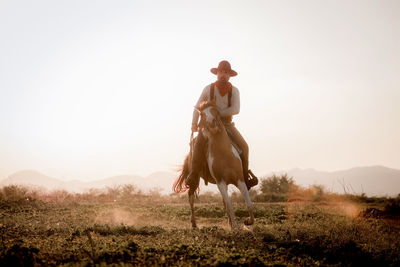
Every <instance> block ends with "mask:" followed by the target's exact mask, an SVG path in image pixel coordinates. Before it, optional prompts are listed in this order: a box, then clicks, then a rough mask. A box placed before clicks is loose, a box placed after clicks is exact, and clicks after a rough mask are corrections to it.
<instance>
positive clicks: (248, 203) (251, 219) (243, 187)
mask: <svg viewBox="0 0 400 267" xmlns="http://www.w3.org/2000/svg"><path fill="white" fill-rule="evenodd" d="M238 188H239V190H240V192H241V193H242V195H243V196H244V199H245V201H246V206H247V209H248V211H249V217H248V218H246V219H245V220H244V224H245V225H252V224H254V214H253V209H254V207H253V203H251V200H250V195H249V190H247V186H246V184H245V183H244V182H243V181H239V182H238Z"/></svg>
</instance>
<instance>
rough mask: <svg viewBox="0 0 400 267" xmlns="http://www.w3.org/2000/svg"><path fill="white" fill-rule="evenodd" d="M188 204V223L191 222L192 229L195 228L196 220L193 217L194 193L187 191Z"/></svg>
mask: <svg viewBox="0 0 400 267" xmlns="http://www.w3.org/2000/svg"><path fill="white" fill-rule="evenodd" d="M188 195H189V204H190V221H191V222H192V227H193V228H197V224H196V218H195V217H194V191H192V190H190V189H189V193H188Z"/></svg>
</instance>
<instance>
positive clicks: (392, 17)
mask: <svg viewBox="0 0 400 267" xmlns="http://www.w3.org/2000/svg"><path fill="white" fill-rule="evenodd" d="M399 14H400V1H397V0H393V1H389V0H376V1H371V0H335V1H333V0H332V1H330V0H326V1H320V0H304V1H298V0H290V1H289V0H282V1H267V0H265V1H255V0H254V1H253V0H251V1H237V0H229V1H208V0H205V1H187V0H186V1H175V0H169V1H161V0H160V1H156V0H154V1H133V0H130V1H122V0H121V1H73V0H71V1H41V0H38V1H9V0H1V1H0V38H1V42H0V127H1V128H0V178H5V177H7V176H8V175H11V174H12V173H14V172H16V171H19V170H24V169H34V170H38V171H40V172H42V173H44V174H46V175H49V176H53V177H57V178H60V179H66V180H69V179H80V180H93V179H101V178H105V177H109V176H113V175H120V174H136V175H143V176H145V175H149V174H150V173H152V172H155V171H174V170H176V169H177V168H178V167H179V165H180V164H182V162H183V160H184V157H185V155H186V154H187V153H188V151H189V137H190V128H191V119H192V112H193V106H194V105H195V103H196V102H197V99H198V98H199V96H200V94H201V91H202V90H203V88H204V87H205V86H206V85H207V84H210V83H211V82H214V81H215V80H216V76H215V75H213V74H212V73H211V72H210V69H211V68H213V67H217V65H218V63H219V61H221V60H228V61H229V62H230V63H231V65H232V68H233V69H234V70H236V71H237V72H238V76H236V77H233V78H231V82H232V84H233V85H235V86H236V87H237V88H238V89H239V91H240V96H241V111H240V114H239V115H237V116H235V117H234V121H235V124H236V127H237V128H238V129H239V131H240V132H241V133H242V135H243V136H244V138H245V139H246V141H247V142H248V144H249V147H250V168H251V169H252V170H253V171H254V172H255V173H256V174H258V175H263V174H265V173H267V172H269V171H280V170H288V169H291V168H297V167H298V168H314V169H317V170H324V171H334V170H340V169H346V168H352V167H356V166H369V165H384V166H387V167H391V168H397V169H400V156H399V151H400V138H399V136H400V116H399V115H400V105H399V100H400V82H399V74H400V49H399V47H400V32H399V29H400V16H399Z"/></svg>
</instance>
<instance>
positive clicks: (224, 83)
mask: <svg viewBox="0 0 400 267" xmlns="http://www.w3.org/2000/svg"><path fill="white" fill-rule="evenodd" d="M211 72H212V73H213V74H215V75H217V81H216V82H214V83H212V84H210V85H207V86H206V87H205V88H204V89H203V92H202V94H201V95H200V98H199V100H198V101H197V103H196V106H195V110H194V112H193V120H192V133H193V132H197V131H198V132H199V133H198V135H197V137H196V139H195V140H194V145H193V146H192V148H193V151H192V157H191V170H190V173H189V176H188V178H187V184H196V185H198V183H199V181H200V173H201V170H203V169H204V165H205V164H206V149H207V146H206V139H205V137H204V136H203V133H202V131H201V130H200V131H199V127H198V120H199V112H198V109H199V108H200V105H201V103H203V102H204V101H215V103H216V106H217V108H218V111H219V114H220V116H221V120H222V123H223V124H224V126H225V129H226V131H227V133H228V136H229V137H230V139H231V142H232V145H233V146H234V147H235V148H236V150H238V152H239V154H240V158H241V160H242V165H243V177H244V180H245V183H246V186H247V189H250V188H251V187H253V186H256V185H257V184H258V179H257V177H256V176H255V175H254V174H253V173H252V172H251V170H249V147H248V145H247V143H246V141H245V140H244V138H243V137H242V135H241V134H240V133H239V131H238V130H237V129H236V127H235V124H234V123H233V122H232V117H233V115H236V114H238V113H239V111H240V95H239V90H238V89H237V88H236V87H235V86H232V84H231V83H230V82H229V79H230V78H231V77H233V76H236V75H237V72H236V71H234V70H232V69H231V65H230V63H229V62H228V61H225V60H224V61H221V62H220V63H219V65H218V68H212V69H211Z"/></svg>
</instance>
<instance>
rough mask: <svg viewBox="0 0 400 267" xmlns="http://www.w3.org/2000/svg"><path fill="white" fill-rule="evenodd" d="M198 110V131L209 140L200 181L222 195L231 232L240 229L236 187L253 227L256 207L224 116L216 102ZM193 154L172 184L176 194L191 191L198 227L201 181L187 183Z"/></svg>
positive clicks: (208, 102)
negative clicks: (230, 187) (234, 196)
mask: <svg viewBox="0 0 400 267" xmlns="http://www.w3.org/2000/svg"><path fill="white" fill-rule="evenodd" d="M197 111H198V112H199V113H200V122H199V131H202V134H203V135H204V137H205V138H206V140H207V148H206V150H207V152H206V158H207V165H208V167H206V168H204V169H203V170H202V171H201V172H200V176H201V178H203V180H204V181H205V183H206V184H207V183H208V182H210V183H212V184H216V185H217V186H218V189H219V191H220V193H221V195H222V200H223V202H224V206H225V210H226V212H227V215H228V220H229V225H230V227H231V229H233V230H237V229H238V224H237V222H236V220H235V215H234V210H233V206H232V203H231V201H230V199H229V196H228V191H227V189H228V185H229V184H233V185H235V186H236V187H237V188H238V189H239V190H240V192H241V193H242V195H243V196H244V199H245V202H246V206H247V209H248V212H249V217H248V218H246V219H245V221H244V224H245V225H252V224H254V214H253V209H254V207H253V204H252V202H251V200H250V196H249V191H248V189H247V186H246V184H245V181H244V177H243V170H242V161H241V159H240V155H239V153H238V150H237V149H236V148H235V146H234V145H233V144H232V143H231V140H230V138H229V136H228V133H227V132H226V130H225V126H224V124H223V123H222V121H221V116H220V114H219V112H218V109H217V107H216V104H215V101H206V102H203V103H202V104H201V105H200V107H199V109H197ZM190 162H191V153H189V154H188V155H187V156H186V158H185V161H184V164H183V166H182V169H181V173H180V175H179V176H178V178H177V179H176V180H175V182H174V184H173V190H174V191H175V192H176V193H182V192H186V191H188V190H189V192H188V196H189V204H190V210H191V223H192V227H193V228H196V227H197V225H196V218H195V214H194V199H195V192H196V190H198V185H199V181H197V183H195V184H190V183H189V184H188V183H187V177H188V176H189V173H190V168H191V166H190Z"/></svg>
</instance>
